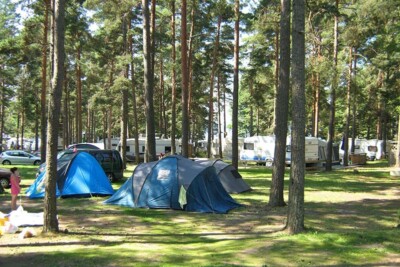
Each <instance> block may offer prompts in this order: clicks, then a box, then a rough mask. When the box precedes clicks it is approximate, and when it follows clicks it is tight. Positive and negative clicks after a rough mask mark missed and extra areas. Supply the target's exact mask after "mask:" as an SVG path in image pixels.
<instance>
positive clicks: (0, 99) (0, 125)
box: [0, 65, 6, 152]
mask: <svg viewBox="0 0 400 267" xmlns="http://www.w3.org/2000/svg"><path fill="white" fill-rule="evenodd" d="M1 68H2V66H1V65H0V69H1ZM4 90H5V86H4V80H1V78H0V94H1V95H0V103H1V106H0V113H1V114H0V116H1V117H0V132H1V133H4V117H5V114H4V112H5V99H6V97H5V92H4ZM0 141H1V143H0V144H3V134H0ZM0 152H3V146H0Z"/></svg>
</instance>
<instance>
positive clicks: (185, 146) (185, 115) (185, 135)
mask: <svg viewBox="0 0 400 267" xmlns="http://www.w3.org/2000/svg"><path fill="white" fill-rule="evenodd" d="M181 17H182V18H181V70H182V155H183V156H184V157H189V110H188V107H189V103H188V102H189V89H188V80H189V74H188V68H187V67H188V60H187V51H188V48H187V20H186V17H187V3H186V0H182V10H181Z"/></svg>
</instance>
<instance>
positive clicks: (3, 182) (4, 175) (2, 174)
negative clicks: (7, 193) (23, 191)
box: [0, 168, 11, 188]
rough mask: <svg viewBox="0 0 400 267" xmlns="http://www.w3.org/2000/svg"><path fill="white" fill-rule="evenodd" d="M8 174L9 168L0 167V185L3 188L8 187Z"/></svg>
mask: <svg viewBox="0 0 400 267" xmlns="http://www.w3.org/2000/svg"><path fill="white" fill-rule="evenodd" d="M10 176H11V171H10V170H7V169H1V168H0V186H2V187H3V188H10V187H11V184H10Z"/></svg>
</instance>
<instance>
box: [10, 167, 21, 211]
mask: <svg viewBox="0 0 400 267" xmlns="http://www.w3.org/2000/svg"><path fill="white" fill-rule="evenodd" d="M10 171H11V176H10V184H11V210H16V209H17V198H18V194H19V193H20V192H21V187H20V185H19V184H20V183H21V177H20V176H19V172H18V168H17V167H14V168H11V169H10Z"/></svg>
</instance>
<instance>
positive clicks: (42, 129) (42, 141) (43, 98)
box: [40, 0, 50, 163]
mask: <svg viewBox="0 0 400 267" xmlns="http://www.w3.org/2000/svg"><path fill="white" fill-rule="evenodd" d="M44 4H45V11H44V22H43V39H42V90H41V94H40V107H41V111H40V114H41V116H40V158H41V161H42V163H43V162H45V161H46V139H47V137H46V129H47V125H46V122H47V121H46V120H47V118H46V93H47V48H48V40H47V34H48V31H49V11H50V0H45V1H44Z"/></svg>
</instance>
